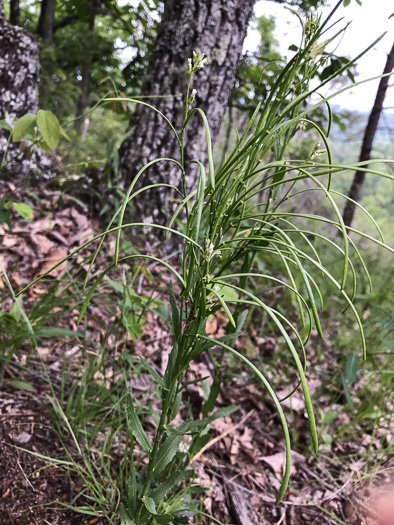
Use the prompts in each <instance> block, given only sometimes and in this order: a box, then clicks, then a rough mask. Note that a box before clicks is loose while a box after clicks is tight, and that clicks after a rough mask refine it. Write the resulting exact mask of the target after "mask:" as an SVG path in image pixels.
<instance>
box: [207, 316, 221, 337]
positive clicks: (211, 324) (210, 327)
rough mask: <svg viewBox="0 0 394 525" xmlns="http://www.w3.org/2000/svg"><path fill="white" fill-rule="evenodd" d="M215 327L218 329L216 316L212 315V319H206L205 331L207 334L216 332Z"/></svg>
mask: <svg viewBox="0 0 394 525" xmlns="http://www.w3.org/2000/svg"><path fill="white" fill-rule="evenodd" d="M217 329H218V321H217V319H216V317H215V316H214V317H213V318H212V321H209V320H208V321H207V324H206V328H205V331H206V332H207V335H212V334H214V333H215V332H216V330H217Z"/></svg>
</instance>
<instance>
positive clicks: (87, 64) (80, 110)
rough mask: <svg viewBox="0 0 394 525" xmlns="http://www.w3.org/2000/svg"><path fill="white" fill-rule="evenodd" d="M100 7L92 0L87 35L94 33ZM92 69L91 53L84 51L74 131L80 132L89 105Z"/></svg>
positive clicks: (98, 0)
mask: <svg viewBox="0 0 394 525" xmlns="http://www.w3.org/2000/svg"><path fill="white" fill-rule="evenodd" d="M99 7H100V0H92V2H91V6H90V9H91V15H90V17H89V21H88V31H89V33H93V31H94V23H95V18H96V13H97V11H98V9H99ZM91 67H92V64H91V53H90V51H89V50H86V52H85V57H84V59H83V62H82V67H81V84H80V88H81V94H80V96H79V98H78V100H77V109H76V112H75V116H76V120H75V123H74V128H75V130H76V131H78V132H79V131H80V130H81V126H82V116H83V114H84V112H85V109H86V107H87V106H88V104H89V83H90V82H89V81H90V69H91Z"/></svg>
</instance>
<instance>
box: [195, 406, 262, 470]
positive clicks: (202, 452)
mask: <svg viewBox="0 0 394 525" xmlns="http://www.w3.org/2000/svg"><path fill="white" fill-rule="evenodd" d="M253 413H254V409H253V410H251V411H250V412H249V413H248V414H246V416H244V417H243V418H242V419H241V421H240V422H239V423H237V424H236V425H234V426H232V427H231V428H229V429H227V430H226V431H225V432H222V433H221V434H220V436H217V437H215V438H214V439H211V441H209V442H208V443H207V444H206V445H205V446H203V447H202V449H201V450H200V452H198V453H197V454H196V455H195V456H193V458H192V461H197V460H198V458H200V457H201V456H202V455H203V454H204V452H205V451H206V450H208V449H209V448H211V447H212V446H213V445H214V444H215V443H217V442H218V441H220V440H221V439H223V438H225V437H226V436H228V435H229V434H231V433H232V432H234V431H235V430H237V428H238V427H240V426H241V425H243V424H244V423H245V421H247V420H248V419H249V418H250V416H251V415H252V414H253Z"/></svg>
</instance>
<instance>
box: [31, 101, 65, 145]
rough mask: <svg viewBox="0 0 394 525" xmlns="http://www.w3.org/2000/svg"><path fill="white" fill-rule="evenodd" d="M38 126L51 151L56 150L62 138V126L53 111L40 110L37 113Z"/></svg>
mask: <svg viewBox="0 0 394 525" xmlns="http://www.w3.org/2000/svg"><path fill="white" fill-rule="evenodd" d="M37 126H38V129H39V130H40V133H41V135H42V138H43V139H44V140H45V142H46V143H47V144H48V147H49V148H50V149H51V150H54V149H55V148H56V146H57V144H58V142H59V138H60V129H61V128H60V124H59V121H58V120H57V117H56V115H54V114H53V113H52V111H46V110H44V109H40V110H39V111H38V113H37Z"/></svg>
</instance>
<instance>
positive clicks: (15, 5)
mask: <svg viewBox="0 0 394 525" xmlns="http://www.w3.org/2000/svg"><path fill="white" fill-rule="evenodd" d="M19 22H20V5H19V0H10V23H11V24H12V25H13V26H19Z"/></svg>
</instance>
